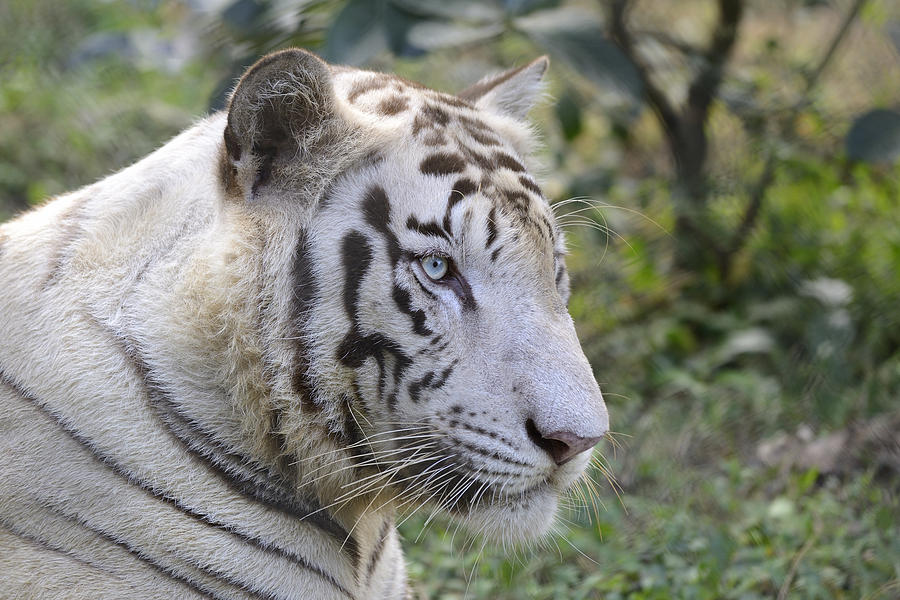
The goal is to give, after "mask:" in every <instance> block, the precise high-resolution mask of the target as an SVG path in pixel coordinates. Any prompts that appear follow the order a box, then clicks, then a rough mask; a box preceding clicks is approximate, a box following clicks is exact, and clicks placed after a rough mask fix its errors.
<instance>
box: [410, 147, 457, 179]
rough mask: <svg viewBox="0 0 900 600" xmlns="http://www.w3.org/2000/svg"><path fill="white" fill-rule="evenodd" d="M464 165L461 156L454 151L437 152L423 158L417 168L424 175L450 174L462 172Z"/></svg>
mask: <svg viewBox="0 0 900 600" xmlns="http://www.w3.org/2000/svg"><path fill="white" fill-rule="evenodd" d="M465 167H466V163H465V160H463V157H462V156H460V155H459V154H457V153H455V152H437V153H435V154H432V155H430V156H427V157H425V159H424V160H423V161H422V162H421V164H420V165H419V170H420V171H422V173H423V174H425V175H452V174H453V173H462V172H463V170H464V169H465Z"/></svg>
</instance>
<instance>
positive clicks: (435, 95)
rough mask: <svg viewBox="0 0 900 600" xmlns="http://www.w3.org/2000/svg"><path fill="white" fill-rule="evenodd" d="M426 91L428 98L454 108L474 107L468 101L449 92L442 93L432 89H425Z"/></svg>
mask: <svg viewBox="0 0 900 600" xmlns="http://www.w3.org/2000/svg"><path fill="white" fill-rule="evenodd" d="M427 93H428V97H429V98H430V99H432V100H436V101H437V102H440V103H442V104H446V105H447V106H452V107H454V108H469V109H471V108H474V107H473V106H472V104H471V103H470V102H466V101H465V100H462V99H461V98H457V97H456V96H452V95H450V94H442V93H440V92H435V91H434V90H427Z"/></svg>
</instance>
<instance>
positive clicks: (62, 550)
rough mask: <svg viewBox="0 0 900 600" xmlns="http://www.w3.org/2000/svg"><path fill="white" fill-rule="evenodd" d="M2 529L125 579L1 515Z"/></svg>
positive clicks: (50, 550)
mask: <svg viewBox="0 0 900 600" xmlns="http://www.w3.org/2000/svg"><path fill="white" fill-rule="evenodd" d="M0 529H5V530H6V531H8V532H9V533H11V534H12V535H14V536H16V537H17V538H20V539H22V540H25V541H26V542H28V543H31V544H32V545H34V546H37V547H38V548H40V549H41V551H43V552H52V553H54V554H59V555H60V556H63V557H65V558H67V559H69V560H74V561H75V562H77V563H78V564H80V565H84V566H86V567H89V568H91V569H96V570H97V571H102V572H104V573H106V574H108V575H112V576H114V577H116V578H117V579H120V580H123V579H122V576H121V575H118V574H117V573H113V572H112V571H110V570H109V569H105V568H104V567H103V566H101V565H95V564H94V563H92V562H90V561H88V560H85V559H83V558H81V557H80V556H78V555H77V554H75V553H74V552H72V551H71V550H68V549H65V548H60V547H58V546H55V545H52V544H50V542H48V541H46V540H44V539H41V538H39V537H35V536H33V535H30V534H28V533H25V532H24V531H22V530H21V529H19V528H17V527H16V526H15V525H13V524H12V523H10V522H9V521H7V520H6V519H4V518H2V517H0ZM123 581H124V580H123Z"/></svg>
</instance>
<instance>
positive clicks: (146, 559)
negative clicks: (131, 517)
mask: <svg viewBox="0 0 900 600" xmlns="http://www.w3.org/2000/svg"><path fill="white" fill-rule="evenodd" d="M46 508H47V510H49V511H51V512H53V513H54V514H57V515H59V516H61V517H64V518H66V519H68V520H70V521H72V522H74V523H78V524H79V525H80V526H81V527H84V528H85V529H87V530H88V531H90V532H91V533H93V534H94V535H96V536H98V537H100V538H101V539H103V540H105V541H107V542H109V543H111V544H114V545H115V546H118V547H119V548H122V549H123V550H125V551H126V552H128V553H129V554H130V555H131V556H133V557H134V558H135V559H136V560H139V561H141V562H143V563H146V564H147V565H149V566H151V567H152V568H153V569H155V570H156V571H159V572H160V573H162V574H163V575H165V576H167V577H169V578H170V579H172V580H174V581H177V582H179V583H182V584H184V585H186V586H188V587H189V588H191V590H192V591H194V592H196V593H198V594H200V595H202V596H203V597H204V598H211V599H212V600H223V597H222V596H220V595H219V594H217V593H216V592H215V591H213V590H207V589H204V588H203V587H201V584H200V583H198V582H196V581H192V580H191V579H188V578H187V577H186V576H184V575H181V574H179V573H178V572H176V571H175V569H173V568H172V567H167V566H165V565H163V564H161V563H159V562H157V561H156V560H154V559H153V558H152V557H150V556H148V555H147V554H146V553H145V552H142V551H141V550H138V549H137V548H135V547H134V546H132V545H131V544H129V543H127V542H124V541H122V540H120V539H118V538H116V537H115V536H112V535H110V534H108V533H106V532H105V531H103V530H100V529H97V528H96V527H92V526H91V525H90V524H88V522H87V521H85V520H84V519H82V518H80V517H78V516H76V515H73V514H68V513H65V512H63V511H62V510H61V509H59V508H57V507H55V506H47V507H46ZM196 568H197V570H198V571H200V572H201V573H205V574H206V575H210V576H212V577H214V578H217V579H219V578H221V579H222V581H224V582H225V583H227V584H229V585H233V586H234V587H236V588H238V589H239V590H241V591H242V592H245V593H247V594H249V595H250V596H252V597H255V598H263V597H265V598H271V596H269V595H266V596H260V595H259V594H258V593H257V592H254V591H253V590H249V589H246V587H245V586H244V585H243V584H240V583H239V582H238V583H235V582H232V581H229V578H226V577H219V576H218V575H216V574H215V573H214V572H211V569H208V568H205V567H201V566H197V567H196Z"/></svg>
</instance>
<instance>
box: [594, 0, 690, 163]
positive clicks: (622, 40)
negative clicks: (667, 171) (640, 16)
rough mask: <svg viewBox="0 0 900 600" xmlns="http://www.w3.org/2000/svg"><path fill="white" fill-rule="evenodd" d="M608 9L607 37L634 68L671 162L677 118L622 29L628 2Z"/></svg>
mask: <svg viewBox="0 0 900 600" xmlns="http://www.w3.org/2000/svg"><path fill="white" fill-rule="evenodd" d="M608 6H609V15H608V18H609V34H610V38H611V39H612V41H613V43H615V44H616V46H618V47H619V50H621V51H622V53H623V54H624V55H625V56H626V57H628V60H630V61H631V63H632V64H633V65H634V68H635V70H636V71H637V74H638V78H639V79H640V80H641V85H642V86H643V88H644V96H645V98H646V100H647V104H649V105H650V108H651V109H653V111H654V112H655V113H656V116H657V117H658V118H659V121H660V123H662V126H663V131H664V133H665V135H666V138H667V139H668V141H669V147H670V149H671V150H672V154H673V156H674V158H675V160H676V161H677V160H678V155H679V153H680V152H681V148H680V140H679V139H678V135H679V117H678V113H677V112H676V110H675V108H674V107H673V106H672V103H671V102H670V101H669V98H668V97H666V95H665V94H663V92H662V90H660V89H659V88H658V87H656V84H655V83H653V80H652V79H651V78H650V70H649V68H648V67H647V64H646V63H645V62H644V61H643V60H642V59H641V57H640V56H639V55H638V53H637V49H636V48H635V45H634V39H633V38H632V37H631V33H630V32H629V31H628V26H627V25H626V20H627V12H628V10H629V0H612V2H610V3H609V4H608Z"/></svg>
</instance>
